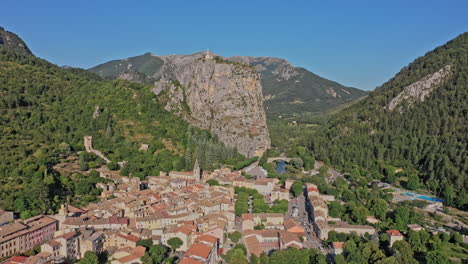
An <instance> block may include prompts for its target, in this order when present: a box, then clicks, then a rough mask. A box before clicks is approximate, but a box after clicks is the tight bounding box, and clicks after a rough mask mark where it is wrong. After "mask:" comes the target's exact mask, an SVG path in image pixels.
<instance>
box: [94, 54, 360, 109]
mask: <svg viewBox="0 0 468 264" xmlns="http://www.w3.org/2000/svg"><path fill="white" fill-rule="evenodd" d="M206 53H207V51H203V52H196V53H193V54H186V55H179V54H171V55H155V54H152V53H149V52H148V53H145V54H143V55H139V56H135V57H129V58H127V59H121V60H112V61H109V62H107V63H103V64H100V65H97V66H95V67H92V68H90V69H88V70H90V71H92V72H95V73H97V74H99V75H100V76H102V77H103V78H107V79H115V78H131V79H133V80H136V81H140V82H144V83H149V84H152V83H153V82H155V81H157V80H158V78H159V76H157V75H154V71H157V69H158V68H159V67H162V65H159V64H160V63H164V61H165V60H166V61H167V59H169V58H179V59H180V62H183V58H190V57H199V56H203V54H206ZM210 54H211V56H212V57H214V58H219V59H220V60H225V61H232V62H236V63H241V64H245V65H250V66H252V67H253V68H254V69H255V70H256V71H257V72H258V73H259V74H260V76H261V82H262V89H263V90H262V92H263V97H264V101H265V103H264V106H265V111H266V113H267V115H268V116H269V118H277V117H278V116H282V117H288V116H289V117H290V116H300V115H302V114H304V113H323V112H327V111H329V110H331V109H334V108H336V107H337V106H340V105H342V104H347V103H350V102H352V101H354V100H356V99H358V98H360V97H362V96H364V95H366V94H367V92H365V91H362V90H359V89H356V88H353V87H346V86H343V85H341V84H339V83H337V82H334V81H331V80H328V79H326V78H323V77H320V76H318V75H316V74H314V73H312V72H310V71H308V70H307V69H305V68H301V67H295V66H293V65H292V64H291V63H289V62H288V61H287V60H285V59H282V58H274V57H253V56H232V57H222V56H220V55H217V54H214V53H212V52H210ZM158 59H160V60H161V61H160V62H159V63H157V62H156V61H157V60H158ZM129 63H130V64H132V65H133V66H134V67H131V66H130V68H128V67H129V65H128V64H129ZM149 64H153V65H154V67H155V69H154V71H149V69H148V65H149ZM119 65H120V66H119Z"/></svg>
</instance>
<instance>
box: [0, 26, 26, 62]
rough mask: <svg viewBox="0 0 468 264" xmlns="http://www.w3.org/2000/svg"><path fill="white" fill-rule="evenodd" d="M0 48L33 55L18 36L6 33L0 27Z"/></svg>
mask: <svg viewBox="0 0 468 264" xmlns="http://www.w3.org/2000/svg"><path fill="white" fill-rule="evenodd" d="M0 48H5V49H9V50H13V51H15V52H20V53H27V54H29V55H33V54H32V52H31V50H30V49H29V48H28V46H27V45H26V43H24V41H23V40H22V39H21V38H20V37H18V35H16V34H15V33H13V32H10V31H6V30H5V29H4V28H2V27H0Z"/></svg>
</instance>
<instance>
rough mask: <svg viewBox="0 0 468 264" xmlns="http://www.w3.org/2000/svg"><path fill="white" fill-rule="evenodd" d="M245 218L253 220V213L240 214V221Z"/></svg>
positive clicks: (245, 219)
mask: <svg viewBox="0 0 468 264" xmlns="http://www.w3.org/2000/svg"><path fill="white" fill-rule="evenodd" d="M247 220H250V221H253V220H254V218H253V215H251V214H243V215H242V221H247Z"/></svg>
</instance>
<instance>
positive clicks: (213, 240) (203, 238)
mask: <svg viewBox="0 0 468 264" xmlns="http://www.w3.org/2000/svg"><path fill="white" fill-rule="evenodd" d="M202 241H204V242H208V243H211V244H212V245H214V244H216V242H217V241H218V239H217V238H216V237H214V236H212V235H201V236H199V237H197V239H195V243H198V242H202Z"/></svg>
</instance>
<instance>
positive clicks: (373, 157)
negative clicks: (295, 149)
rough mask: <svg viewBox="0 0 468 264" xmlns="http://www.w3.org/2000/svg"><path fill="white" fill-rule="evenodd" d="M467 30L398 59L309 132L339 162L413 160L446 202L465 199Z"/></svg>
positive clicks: (324, 154)
mask: <svg viewBox="0 0 468 264" xmlns="http://www.w3.org/2000/svg"><path fill="white" fill-rule="evenodd" d="M467 120H468V33H464V34H462V35H460V36H458V37H457V38H455V39H454V40H451V41H449V42H448V43H447V44H445V45H443V46H441V47H438V48H436V49H435V50H433V51H431V52H428V53H427V54H426V55H425V56H423V57H420V58H418V59H416V60H415V61H414V62H412V63H411V64H410V65H409V66H407V67H404V68H403V69H402V70H401V71H400V72H399V73H398V74H396V75H395V77H393V78H392V79H391V80H390V81H388V82H387V83H385V84H383V85H382V86H381V87H379V88H378V89H376V90H375V91H374V92H372V93H370V94H369V96H368V97H367V98H365V99H364V100H362V101H360V102H358V103H356V104H354V105H352V106H351V107H349V108H347V109H344V110H343V111H341V112H339V113H338V114H336V115H335V116H334V117H333V118H331V120H330V121H328V123H327V124H326V125H325V126H324V127H323V128H322V129H320V130H319V132H318V133H316V135H315V136H314V137H313V138H312V139H311V143H310V146H309V147H310V149H311V150H312V151H313V152H314V153H315V154H316V156H317V157H318V158H320V159H324V160H327V161H329V162H330V163H331V164H334V165H336V166H340V167H342V168H348V169H349V168H351V167H352V166H353V165H354V164H357V165H360V166H364V167H367V168H369V167H374V166H376V165H377V163H378V162H390V163H393V164H401V165H407V166H411V167H414V168H416V169H418V170H419V172H420V173H419V178H420V179H421V180H422V181H423V182H424V183H425V185H426V186H427V188H429V189H430V190H432V191H434V192H435V193H436V194H438V195H442V196H443V197H444V198H445V199H446V200H447V203H448V204H455V205H458V206H462V205H463V204H466V203H467V202H468V199H467V198H468V196H467V193H466V190H467V187H468V182H467V174H468V162H467V161H468V155H467V148H468V145H467V141H468V136H467V135H468V123H467V122H468V121H467Z"/></svg>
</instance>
